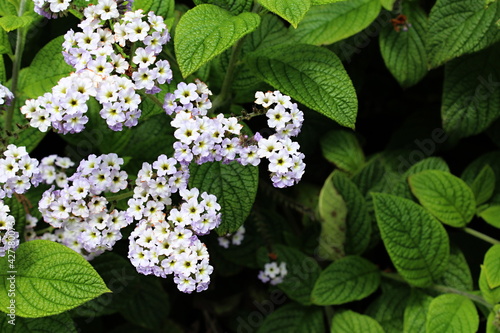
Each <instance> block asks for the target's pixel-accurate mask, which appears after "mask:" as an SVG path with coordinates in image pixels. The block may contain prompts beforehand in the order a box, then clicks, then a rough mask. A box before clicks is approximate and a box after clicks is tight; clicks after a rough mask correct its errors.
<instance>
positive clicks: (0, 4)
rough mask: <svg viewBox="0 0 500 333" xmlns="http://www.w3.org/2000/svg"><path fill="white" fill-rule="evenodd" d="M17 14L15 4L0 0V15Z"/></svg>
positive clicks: (7, 0)
mask: <svg viewBox="0 0 500 333" xmlns="http://www.w3.org/2000/svg"><path fill="white" fill-rule="evenodd" d="M8 15H17V9H16V6H15V5H14V4H13V3H12V2H11V1H9V0H0V16H8Z"/></svg>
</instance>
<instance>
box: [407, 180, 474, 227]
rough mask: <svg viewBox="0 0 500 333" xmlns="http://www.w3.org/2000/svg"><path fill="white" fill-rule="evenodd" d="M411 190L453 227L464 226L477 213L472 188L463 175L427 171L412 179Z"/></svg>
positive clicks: (424, 204) (433, 213)
mask: <svg viewBox="0 0 500 333" xmlns="http://www.w3.org/2000/svg"><path fill="white" fill-rule="evenodd" d="M408 182H409V183H410V187H411V191H412V192H413V194H414V195H415V196H416V197H417V198H418V200H419V201H420V203H421V204H422V206H424V207H425V208H426V209H427V210H428V211H429V212H431V214H432V215H434V216H435V217H437V218H438V219H439V220H440V221H441V222H443V223H445V224H447V225H450V226H452V227H464V226H466V225H467V223H469V222H470V221H471V220H472V217H474V213H475V212H476V201H475V199H474V193H472V190H471V189H470V187H469V186H468V185H467V184H466V183H465V182H464V181H463V180H461V179H460V178H458V177H456V176H454V175H452V174H451V173H448V172H444V171H440V170H426V171H422V172H419V173H417V174H415V175H412V176H410V177H409V178H408Z"/></svg>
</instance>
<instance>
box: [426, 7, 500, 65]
mask: <svg viewBox="0 0 500 333" xmlns="http://www.w3.org/2000/svg"><path fill="white" fill-rule="evenodd" d="M499 16H500V2H499V1H495V2H493V3H492V4H490V5H489V6H485V5H484V2H483V1H477V0H438V1H437V2H436V4H435V5H434V7H432V10H431V12H430V14H429V34H428V37H427V40H428V43H427V54H428V56H429V66H430V67H431V68H433V67H437V66H439V65H442V64H444V63H445V62H446V61H448V60H451V59H453V58H456V57H458V56H460V55H462V54H465V53H471V52H476V51H479V50H481V49H483V48H485V47H487V46H489V45H491V44H493V43H495V42H496V41H498V40H499V39H500V30H499V29H498V27H496V26H495V24H494V23H495V22H496V21H497V20H498V17H499Z"/></svg>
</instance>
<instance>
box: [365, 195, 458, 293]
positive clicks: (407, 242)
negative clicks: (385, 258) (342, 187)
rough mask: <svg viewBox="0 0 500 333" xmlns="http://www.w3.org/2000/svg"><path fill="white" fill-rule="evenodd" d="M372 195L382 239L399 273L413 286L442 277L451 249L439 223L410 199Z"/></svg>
mask: <svg viewBox="0 0 500 333" xmlns="http://www.w3.org/2000/svg"><path fill="white" fill-rule="evenodd" d="M372 196H373V202H374V206H375V216H376V218H377V223H378V226H379V229H380V234H381V236H382V240H383V241H384V245H385V247H386V249H387V252H388V253H389V256H390V257H391V260H392V262H393V263H394V266H395V267H396V269H397V270H398V272H399V273H400V274H401V275H402V276H403V278H404V279H405V280H406V281H408V283H410V284H412V285H414V286H416V287H426V286H429V285H431V284H433V283H434V282H435V281H436V280H437V279H438V278H439V277H441V276H442V274H443V272H444V270H445V268H446V266H447V264H448V257H449V251H450V245H449V240H448V235H447V234H446V231H445V230H444V227H443V226H442V224H441V223H439V222H438V221H437V220H436V219H434V218H433V217H432V216H431V215H430V214H429V213H428V212H427V211H426V210H425V209H424V208H422V207H421V206H419V205H418V204H416V203H414V202H413V201H411V200H408V199H403V198H400V197H396V196H393V195H390V194H382V193H374V194H372Z"/></svg>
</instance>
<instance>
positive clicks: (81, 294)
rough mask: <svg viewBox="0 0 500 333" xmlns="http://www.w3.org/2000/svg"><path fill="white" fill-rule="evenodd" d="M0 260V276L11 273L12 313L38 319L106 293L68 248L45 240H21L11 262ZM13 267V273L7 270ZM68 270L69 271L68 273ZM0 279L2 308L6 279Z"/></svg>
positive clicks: (93, 273) (7, 285)
mask: <svg viewBox="0 0 500 333" xmlns="http://www.w3.org/2000/svg"><path fill="white" fill-rule="evenodd" d="M10 265H11V264H10V263H9V262H8V261H7V256H6V257H4V258H2V259H1V261H0V268H1V269H0V271H1V272H2V273H1V274H0V275H2V276H4V277H6V278H9V277H11V276H15V284H16V291H15V293H16V294H15V297H16V298H15V299H16V314H17V315H18V316H21V317H28V318H38V317H45V316H50V315H55V314H59V313H62V312H64V311H67V310H69V309H72V308H74V307H76V306H78V305H80V304H82V303H85V302H87V301H89V300H91V299H93V298H96V297H97V296H99V295H101V294H103V293H106V292H110V290H109V289H108V288H106V285H105V284H104V281H103V280H102V279H101V277H100V276H99V275H98V274H97V272H96V271H95V270H94V268H92V266H91V265H90V264H89V263H88V262H87V261H86V260H85V259H84V258H83V257H82V256H80V255H79V254H78V253H76V252H75V251H73V250H71V249H70V248H68V247H66V246H64V245H62V244H59V243H55V242H52V241H48V240H33V241H30V242H27V243H23V244H21V245H20V246H19V248H18V249H17V251H16V252H15V264H14V266H12V267H11V266H10ZM12 270H15V271H16V273H15V274H11V273H9V271H12ZM69 272H70V273H71V274H69ZM6 278H2V279H0V281H1V282H0V289H1V290H2V292H1V293H0V304H1V308H2V310H3V309H6V308H7V306H8V305H9V302H10V297H9V296H8V293H9V288H10V282H9V280H6Z"/></svg>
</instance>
